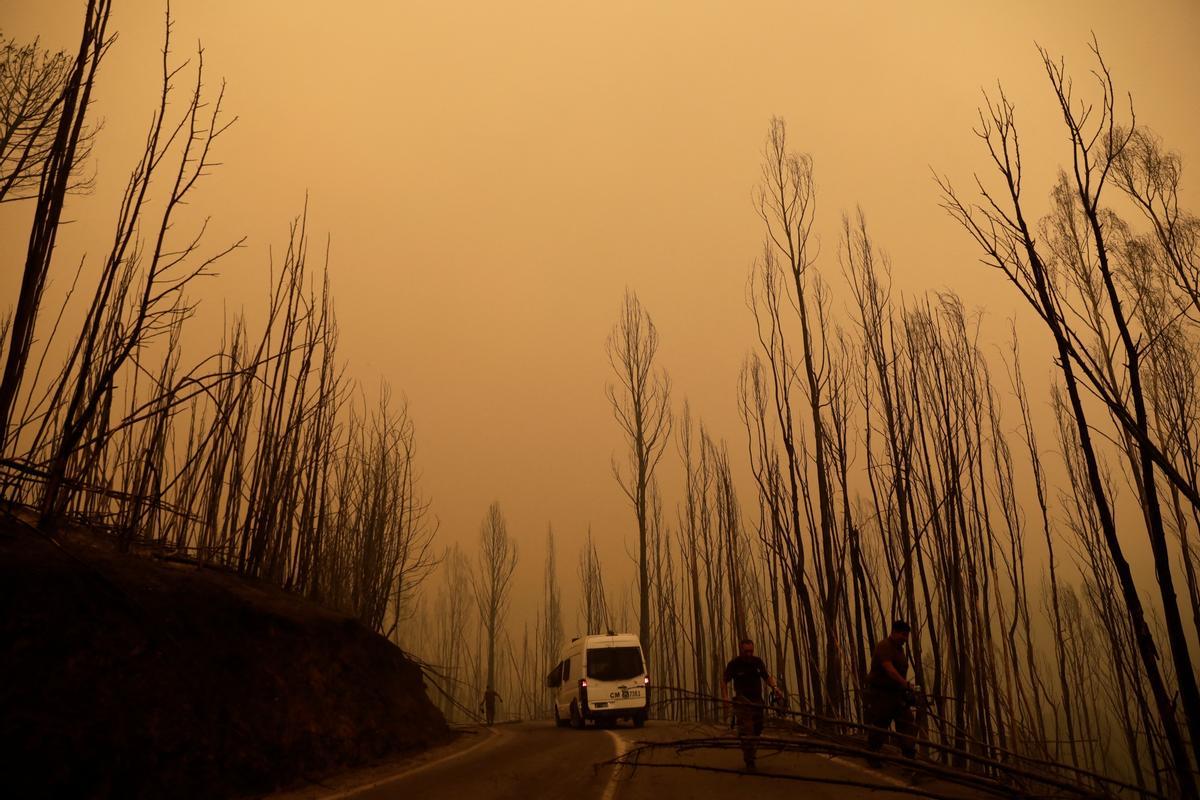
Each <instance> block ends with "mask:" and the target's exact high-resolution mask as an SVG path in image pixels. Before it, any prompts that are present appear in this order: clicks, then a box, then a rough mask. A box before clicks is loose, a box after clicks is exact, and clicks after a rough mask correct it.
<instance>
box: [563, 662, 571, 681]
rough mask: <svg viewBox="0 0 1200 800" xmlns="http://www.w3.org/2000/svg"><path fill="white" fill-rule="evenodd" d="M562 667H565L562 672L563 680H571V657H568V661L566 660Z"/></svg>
mask: <svg viewBox="0 0 1200 800" xmlns="http://www.w3.org/2000/svg"><path fill="white" fill-rule="evenodd" d="M562 667H563V672H562V674H563V680H564V681H569V680H571V659H569V658H568V659H567V660H566V661H564V662H563V664H562Z"/></svg>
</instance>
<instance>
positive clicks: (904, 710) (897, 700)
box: [863, 620, 916, 767]
mask: <svg viewBox="0 0 1200 800" xmlns="http://www.w3.org/2000/svg"><path fill="white" fill-rule="evenodd" d="M909 631H910V628H909V626H908V623H907V622H905V621H904V620H896V621H895V622H893V623H892V632H891V633H890V634H889V635H888V637H887V638H886V639H884V640H883V641H881V642H880V643H879V644H877V645H875V651H874V652H873V653H872V654H871V671H870V672H869V673H868V674H867V687H866V691H865V692H864V693H863V717H864V719H865V720H866V723H867V724H868V725H870V726H872V728H873V730H870V731H868V732H867V749H868V750H874V751H875V752H878V751H879V750H881V749H882V748H883V741H884V739H886V738H887V728H888V727H889V726H890V725H891V724H892V723H893V722H895V723H896V738H897V739H898V740H899V744H900V752H902V753H903V754H904V755H905V756H907V757H908V758H912V757H913V756H915V755H916V746H915V742H914V740H913V734H914V733H916V724H915V723H914V722H913V714H912V709H911V708H909V697H910V696H911V693H912V691H913V685H912V684H911V683H909V682H908V677H907V676H908V653H906V652H905V650H904V646H905V645H906V644H908V634H909ZM869 763H870V764H871V766H876V767H877V766H879V761H878V760H875V759H871V760H870V761H869Z"/></svg>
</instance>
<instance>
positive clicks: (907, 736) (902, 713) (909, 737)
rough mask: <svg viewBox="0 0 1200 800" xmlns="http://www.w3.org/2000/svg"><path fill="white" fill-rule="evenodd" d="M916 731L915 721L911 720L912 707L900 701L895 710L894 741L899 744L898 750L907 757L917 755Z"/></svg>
mask: <svg viewBox="0 0 1200 800" xmlns="http://www.w3.org/2000/svg"><path fill="white" fill-rule="evenodd" d="M916 733H917V723H916V722H915V721H914V720H913V713H912V709H911V708H909V707H908V704H907V703H905V702H903V701H901V703H900V707H899V708H898V709H897V710H896V742H897V744H899V745H900V752H901V753H903V754H904V755H905V756H906V757H908V758H916V756H917V742H916Z"/></svg>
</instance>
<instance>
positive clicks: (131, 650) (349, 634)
mask: <svg viewBox="0 0 1200 800" xmlns="http://www.w3.org/2000/svg"><path fill="white" fill-rule="evenodd" d="M448 735H449V734H448V731H447V727H446V722H445V720H444V719H443V718H442V715H441V714H440V713H439V712H438V710H437V709H436V708H435V707H434V706H433V704H432V703H430V702H429V700H428V698H427V697H426V695H425V691H424V687H423V682H422V676H421V672H420V669H419V668H418V667H417V666H416V665H415V664H414V663H413V662H411V661H409V660H408V659H407V658H405V656H404V654H403V653H402V652H401V651H400V650H399V649H398V648H396V647H395V646H393V645H392V644H391V643H389V642H388V641H387V640H385V639H384V638H383V637H381V636H379V635H377V634H375V633H372V632H371V631H369V630H367V629H366V628H364V627H363V626H361V625H359V624H358V623H357V622H355V621H354V620H352V619H349V618H347V617H345V616H343V615H341V614H337V613H334V612H332V611H329V610H327V609H325V608H322V607H320V606H318V605H316V604H313V603H310V602H307V601H305V600H302V599H300V598H297V597H294V596H292V595H288V594H286V593H284V592H282V591H280V590H278V589H276V588H274V587H271V586H269V585H266V584H263V583H260V582H256V581H248V580H245V579H242V578H239V577H237V576H235V575H231V574H228V573H224V572H220V571H216V570H212V569H208V568H204V567H199V566H194V565H187V564H176V563H170V562H164V561H161V560H158V559H152V558H145V557H138V556H122V555H119V554H117V553H115V552H113V551H112V550H111V549H110V548H108V547H106V546H105V545H104V544H103V541H102V540H100V539H98V538H97V537H94V536H89V535H87V534H86V533H83V532H74V533H70V534H65V535H63V536H62V537H60V543H58V544H56V543H53V542H50V541H48V540H46V539H44V538H42V537H40V536H38V535H36V534H34V533H32V532H30V531H29V529H28V528H26V527H25V526H23V525H22V524H21V523H17V522H13V521H11V520H4V519H3V518H0V762H3V763H4V764H6V765H8V767H7V768H6V769H5V770H3V771H2V772H0V794H3V795H5V796H7V797H22V798H24V797H122V798H125V797H231V796H241V795H254V794H258V793H264V792H268V791H270V790H273V789H276V788H280V787H284V786H287V785H290V784H292V783H295V782H296V781H298V780H300V779H303V778H306V777H307V778H313V777H316V776H319V775H321V774H323V773H328V772H331V771H334V770H337V769H339V768H341V767H346V766H351V765H357V764H363V763H368V762H370V761H372V760H374V759H378V758H381V757H384V756H387V755H390V754H394V753H397V752H401V751H404V750H415V749H420V748H424V747H428V746H429V745H431V744H434V743H438V742H441V741H445V740H446V739H447V738H448Z"/></svg>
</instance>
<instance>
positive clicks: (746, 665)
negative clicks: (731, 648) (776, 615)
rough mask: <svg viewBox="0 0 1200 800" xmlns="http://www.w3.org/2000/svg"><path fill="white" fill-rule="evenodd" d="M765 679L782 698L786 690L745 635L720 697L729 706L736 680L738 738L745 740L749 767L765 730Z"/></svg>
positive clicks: (734, 694) (730, 666)
mask: <svg viewBox="0 0 1200 800" xmlns="http://www.w3.org/2000/svg"><path fill="white" fill-rule="evenodd" d="M763 681H766V682H767V685H768V686H770V687H771V692H772V694H774V695H775V697H776V698H778V699H780V700H782V698H783V692H781V691H779V686H778V685H777V684H776V683H775V679H774V678H772V677H771V673H770V672H768V671H767V665H766V664H764V663H763V660H762V659H761V658H759V657H758V656H756V655H754V642H753V641H751V640H750V639H742V641H741V642H739V643H738V655H737V657H736V658H734V659H733V660H732V661H730V662H729V663H728V664H727V665H726V666H725V676H724V678H723V679H722V681H721V697H722V698H723V699H724V700H725V707H726V708H729V684H730V683H731V682H732V683H733V713H734V718H735V719H736V720H737V730H738V738H739V739H741V740H742V758H744V759H745V761H746V769H754V768H755V763H754V757H755V755H756V753H757V751H758V737H759V736H760V735H762V730H763V711H764V710H765V707H764V705H763V695H762V685H763Z"/></svg>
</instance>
